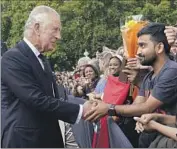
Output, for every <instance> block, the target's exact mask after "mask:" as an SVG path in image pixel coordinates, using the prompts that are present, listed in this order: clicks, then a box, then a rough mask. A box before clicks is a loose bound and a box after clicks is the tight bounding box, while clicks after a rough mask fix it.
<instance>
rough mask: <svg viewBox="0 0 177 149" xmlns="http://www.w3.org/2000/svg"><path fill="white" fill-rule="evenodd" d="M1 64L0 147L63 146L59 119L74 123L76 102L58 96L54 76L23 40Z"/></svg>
mask: <svg viewBox="0 0 177 149" xmlns="http://www.w3.org/2000/svg"><path fill="white" fill-rule="evenodd" d="M1 64H2V65H1V99H2V100H1V147H3V148H8V147H13V148H21V147H22V148H59V147H63V140H62V136H61V131H60V128H59V125H58V119H60V120H63V121H65V122H68V123H75V121H76V119H77V116H78V113H79V105H76V104H72V103H68V102H64V101H62V100H61V99H60V98H59V95H60V92H58V91H57V89H56V83H55V81H54V79H51V78H50V77H48V76H47V75H46V73H45V72H44V70H43V69H42V67H41V65H40V63H39V61H38V59H37V58H36V56H35V55H34V53H33V52H32V50H31V49H30V48H29V46H28V45H27V44H26V43H25V42H24V41H21V42H19V43H18V44H17V45H16V47H15V48H12V49H10V50H8V51H7V52H6V53H5V54H4V55H3V57H2V59H1ZM51 83H53V85H54V92H55V97H54V95H53V89H52V87H51Z"/></svg>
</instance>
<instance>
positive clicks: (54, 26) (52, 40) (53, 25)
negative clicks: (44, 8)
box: [39, 14, 61, 52]
mask: <svg viewBox="0 0 177 149" xmlns="http://www.w3.org/2000/svg"><path fill="white" fill-rule="evenodd" d="M60 30H61V23H60V19H59V17H58V16H57V15H56V14H49V15H48V19H47V20H46V22H44V24H42V25H41V26H40V29H39V44H40V47H41V49H42V50H43V51H44V52H47V51H52V50H53V49H54V48H55V46H56V42H57V40H59V39H61V35H60Z"/></svg>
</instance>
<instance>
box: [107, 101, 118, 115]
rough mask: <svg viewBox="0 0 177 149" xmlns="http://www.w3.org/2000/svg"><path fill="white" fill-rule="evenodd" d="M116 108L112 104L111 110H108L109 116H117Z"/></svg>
mask: <svg viewBox="0 0 177 149" xmlns="http://www.w3.org/2000/svg"><path fill="white" fill-rule="evenodd" d="M115 106H116V105H112V104H111V105H110V107H109V110H108V115H109V116H116V115H117V113H116V110H115Z"/></svg>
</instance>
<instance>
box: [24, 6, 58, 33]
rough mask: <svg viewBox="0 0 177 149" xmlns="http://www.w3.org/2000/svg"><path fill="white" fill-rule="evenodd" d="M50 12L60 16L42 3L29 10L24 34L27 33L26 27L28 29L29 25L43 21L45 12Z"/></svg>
mask: <svg viewBox="0 0 177 149" xmlns="http://www.w3.org/2000/svg"><path fill="white" fill-rule="evenodd" d="M51 13H54V14H56V15H57V16H58V17H59V18H60V15H59V14H58V13H57V12H56V11H55V10H54V9H52V8H51V7H48V6H44V5H40V6H37V7H35V8H34V9H33V10H32V11H31V13H30V15H29V17H28V20H27V21H26V24H25V29H24V35H27V34H28V29H30V27H31V25H33V24H34V23H36V22H40V23H41V22H43V21H45V20H46V17H45V16H46V15H47V14H51Z"/></svg>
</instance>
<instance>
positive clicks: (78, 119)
mask: <svg viewBox="0 0 177 149" xmlns="http://www.w3.org/2000/svg"><path fill="white" fill-rule="evenodd" d="M79 106H80V109H79V114H78V116H77V119H76V123H75V124H78V123H79V121H80V119H81V118H82V114H83V105H79Z"/></svg>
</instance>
